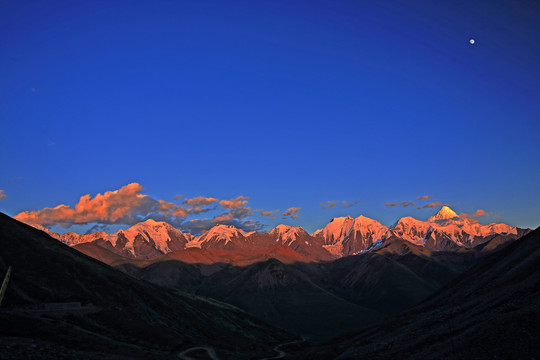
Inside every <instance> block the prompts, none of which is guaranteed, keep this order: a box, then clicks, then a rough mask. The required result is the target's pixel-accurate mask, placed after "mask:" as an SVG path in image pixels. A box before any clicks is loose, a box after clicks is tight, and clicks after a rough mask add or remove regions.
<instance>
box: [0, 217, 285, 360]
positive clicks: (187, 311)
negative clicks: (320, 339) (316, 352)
mask: <svg viewBox="0 0 540 360" xmlns="http://www.w3.org/2000/svg"><path fill="white" fill-rule="evenodd" d="M9 266H12V274H11V280H10V282H9V285H8V288H7V292H6V295H5V298H4V300H3V302H2V306H1V308H0V352H1V356H0V357H1V358H2V359H20V358H21V357H24V358H25V359H72V358H78V359H104V358H106V359H170V358H178V357H177V356H178V354H179V353H182V352H183V351H185V350H187V349H190V348H193V347H197V346H205V347H209V348H212V349H215V351H216V353H217V356H219V358H220V359H252V358H263V357H269V356H273V355H274V354H275V351H274V347H275V346H276V345H277V344H280V343H285V342H287V341H293V340H294V337H293V336H291V335H290V334H288V333H286V332H284V331H283V330H279V329H276V328H274V327H272V326H270V325H267V324H265V323H263V322H262V321H260V320H258V319H256V318H255V317H253V316H251V315H249V314H247V313H245V312H243V311H241V310H239V309H237V308H235V307H233V306H230V305H227V304H223V303H220V302H218V301H214V300H210V299H207V298H202V297H198V296H195V295H190V294H186V293H183V292H181V291H178V290H172V289H165V288H162V287H160V286H157V285H153V284H150V283H147V282H145V281H139V280H136V279H134V278H132V277H130V276H128V275H126V274H124V273H122V272H120V271H118V270H115V269H113V268H111V267H109V266H107V265H105V264H103V263H101V262H99V261H97V260H95V259H92V258H90V257H88V256H86V255H84V254H81V253H79V252H78V251H76V250H74V249H71V248H70V247H68V246H66V245H63V244H61V243H60V242H58V241H57V240H54V239H52V238H51V237H49V236H48V235H46V234H45V233H44V232H42V231H40V230H36V229H34V228H32V227H30V226H27V225H25V224H22V223H20V222H18V221H16V220H13V219H12V218H10V217H8V216H6V215H4V214H1V213H0V274H2V278H3V274H5V273H6V271H7V269H8V267H9Z"/></svg>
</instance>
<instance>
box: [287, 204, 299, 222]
mask: <svg viewBox="0 0 540 360" xmlns="http://www.w3.org/2000/svg"><path fill="white" fill-rule="evenodd" d="M300 209H301V208H299V207H291V208H288V209H287V210H285V212H284V213H283V216H290V217H291V218H293V219H296V218H297V217H298V211H300Z"/></svg>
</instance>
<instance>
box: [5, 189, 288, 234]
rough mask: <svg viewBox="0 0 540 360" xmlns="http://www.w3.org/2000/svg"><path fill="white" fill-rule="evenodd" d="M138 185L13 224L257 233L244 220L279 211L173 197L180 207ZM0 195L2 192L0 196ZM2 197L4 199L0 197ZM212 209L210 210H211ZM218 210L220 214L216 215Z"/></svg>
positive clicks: (30, 214) (241, 202)
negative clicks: (145, 224)
mask: <svg viewBox="0 0 540 360" xmlns="http://www.w3.org/2000/svg"><path fill="white" fill-rule="evenodd" d="M142 190H143V187H142V186H141V184H138V183H132V184H128V185H126V186H123V187H121V188H120V189H118V190H115V191H106V192H105V193H103V194H101V193H100V194H97V195H95V196H91V195H90V194H87V195H84V196H81V197H80V199H79V201H78V202H77V203H76V204H75V205H74V206H69V205H65V204H61V205H58V206H56V207H53V208H49V207H47V208H44V209H41V210H33V211H23V212H21V213H19V214H17V215H16V216H15V218H16V219H17V220H20V221H23V222H26V223H30V224H39V225H42V226H46V227H47V226H51V225H60V226H63V227H66V228H68V227H70V226H72V225H75V224H79V225H81V224H95V225H93V226H92V229H97V228H98V227H96V226H97V225H109V224H118V225H133V224H136V223H138V222H140V221H144V220H146V219H148V218H152V219H154V220H157V221H166V222H168V223H170V224H171V225H173V226H176V227H179V228H181V229H182V230H186V229H187V230H191V231H194V232H195V233H200V232H201V231H204V230H207V229H209V228H210V227H212V226H214V225H216V224H218V223H220V224H226V225H234V226H236V227H237V228H239V229H243V230H246V231H251V230H260V229H262V228H264V225H263V224H261V223H260V222H259V221H255V220H250V219H248V217H249V216H251V215H260V216H266V217H269V218H272V219H273V218H275V215H276V214H277V213H278V212H279V211H280V210H273V211H270V210H263V209H260V210H254V211H252V209H251V208H250V207H248V206H247V203H248V199H249V198H248V197H246V196H238V197H236V198H233V199H230V200H220V199H216V198H212V197H204V196H197V197H193V198H189V199H184V197H183V196H182V195H176V196H174V198H175V199H176V200H180V199H184V200H183V201H182V203H181V204H180V205H179V204H175V203H173V202H169V201H165V200H158V199H154V198H152V197H150V196H148V195H145V194H142V193H141V192H142ZM0 194H1V195H4V194H3V191H2V192H0ZM4 197H5V195H4ZM212 205H213V206H212ZM219 210H222V211H221V212H220V213H219ZM208 211H218V214H217V215H215V216H214V217H212V218H210V219H194V220H189V221H188V220H187V219H186V218H187V217H189V216H192V215H196V214H200V213H203V212H208ZM297 211H298V210H297V209H296V208H292V209H290V211H289V213H288V214H289V215H290V216H292V217H295V215H296V212H297Z"/></svg>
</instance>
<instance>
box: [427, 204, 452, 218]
mask: <svg viewBox="0 0 540 360" xmlns="http://www.w3.org/2000/svg"><path fill="white" fill-rule="evenodd" d="M457 217H459V216H458V214H456V213H455V212H454V210H452V209H450V208H449V207H448V206H446V205H445V206H443V207H442V208H441V210H439V212H438V213H436V214H435V215H433V216H432V217H430V218H429V220H428V221H430V222H433V221H437V220H450V219H454V218H457Z"/></svg>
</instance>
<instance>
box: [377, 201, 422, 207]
mask: <svg viewBox="0 0 540 360" xmlns="http://www.w3.org/2000/svg"><path fill="white" fill-rule="evenodd" d="M398 205H399V206H403V207H404V208H405V207H408V206H416V204H415V203H413V202H412V201H410V200H407V201H402V202H400V203H397V202H393V203H391V202H388V201H387V202H385V203H384V206H389V207H394V206H398Z"/></svg>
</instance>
